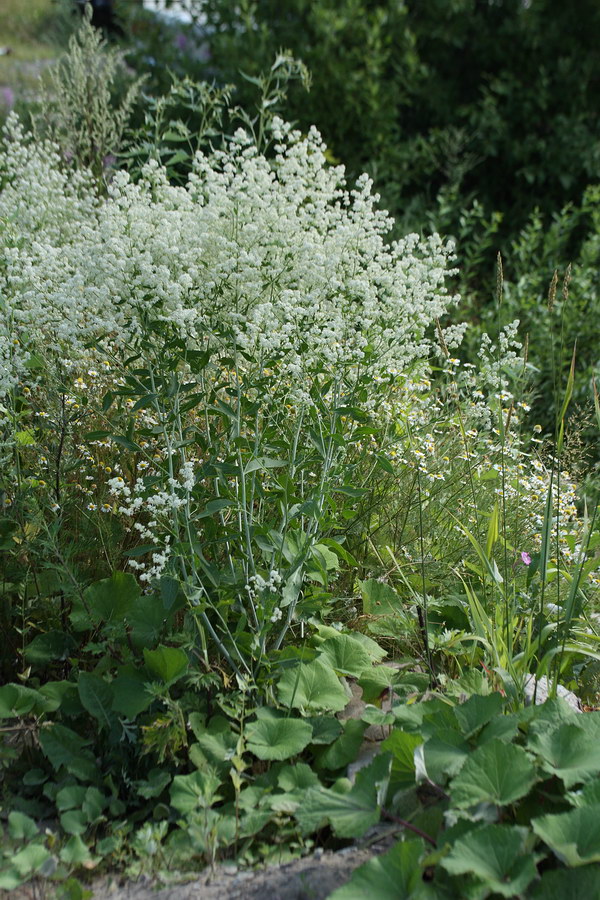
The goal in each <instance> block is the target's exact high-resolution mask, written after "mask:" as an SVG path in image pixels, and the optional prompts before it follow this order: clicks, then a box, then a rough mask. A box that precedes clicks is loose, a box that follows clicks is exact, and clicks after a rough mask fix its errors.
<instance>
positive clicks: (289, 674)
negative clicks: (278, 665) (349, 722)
mask: <svg viewBox="0 0 600 900" xmlns="http://www.w3.org/2000/svg"><path fill="white" fill-rule="evenodd" d="M277 687H278V693H279V699H280V701H281V703H282V704H283V705H284V706H288V707H292V708H294V709H302V710H307V711H311V712H312V711H318V710H321V709H329V710H333V712H339V711H340V710H342V709H344V707H345V706H346V704H347V703H348V695H347V694H346V691H345V690H344V688H343V687H342V685H341V684H340V681H339V679H338V677H337V675H336V674H335V672H334V671H333V670H332V669H331V668H330V667H329V666H328V665H326V664H325V663H324V662H323V661H322V660H320V659H315V660H313V662H310V663H300V664H299V665H298V666H296V667H295V668H293V669H286V671H285V672H284V673H283V675H282V676H281V678H280V679H279V684H278V686H277Z"/></svg>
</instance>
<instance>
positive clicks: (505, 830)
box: [440, 825, 537, 897]
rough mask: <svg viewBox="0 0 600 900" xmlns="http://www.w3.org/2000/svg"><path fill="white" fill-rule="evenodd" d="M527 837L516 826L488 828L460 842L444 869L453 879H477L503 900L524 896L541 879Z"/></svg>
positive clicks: (451, 852)
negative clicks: (454, 876) (527, 845)
mask: <svg viewBox="0 0 600 900" xmlns="http://www.w3.org/2000/svg"><path fill="white" fill-rule="evenodd" d="M527 834H528V830H527V829H526V828H518V827H516V826H512V825H484V826H483V827H482V828H478V829H476V830H475V831H471V832H469V833H468V834H466V835H464V837H461V838H458V840H457V841H456V842H455V843H454V846H453V847H452V849H451V850H450V853H449V854H448V855H447V856H446V857H444V858H443V859H442V860H441V862H440V865H441V866H442V867H443V868H444V869H446V871H447V872H449V873H450V874H451V875H475V876H476V877H477V878H480V879H481V881H483V882H484V883H485V885H486V887H488V888H489V889H490V890H491V891H492V892H493V893H496V894H500V895H501V896H502V897H514V896H515V895H516V894H518V895H522V893H523V891H525V889H526V888H527V886H528V885H529V884H530V883H531V882H532V881H533V879H534V878H535V877H536V876H537V869H536V866H535V862H534V860H533V859H532V858H531V854H530V853H529V852H528V851H527V850H526V848H525V842H526V838H527Z"/></svg>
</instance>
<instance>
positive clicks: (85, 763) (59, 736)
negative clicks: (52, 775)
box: [39, 723, 98, 781]
mask: <svg viewBox="0 0 600 900" xmlns="http://www.w3.org/2000/svg"><path fill="white" fill-rule="evenodd" d="M39 741H40V746H41V748H42V750H43V752H44V753H45V755H46V756H47V757H48V759H49V760H50V762H51V764H52V766H53V767H54V768H55V769H59V768H60V767H61V766H65V767H66V768H67V769H68V770H69V773H70V774H73V775H75V776H76V777H77V778H79V779H80V780H81V781H93V780H94V779H95V778H96V777H97V775H98V768H97V765H96V760H95V758H94V756H93V754H92V753H91V752H90V751H89V750H84V749H83V748H84V746H85V745H86V744H89V743H91V741H90V740H89V739H88V740H84V739H83V738H81V737H80V736H79V735H78V734H76V733H75V732H74V731H72V730H71V729H70V728H66V727H65V726H64V725H58V724H56V723H53V724H52V725H50V727H48V728H44V729H42V731H41V732H40V737H39Z"/></svg>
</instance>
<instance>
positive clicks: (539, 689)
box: [523, 675, 581, 712]
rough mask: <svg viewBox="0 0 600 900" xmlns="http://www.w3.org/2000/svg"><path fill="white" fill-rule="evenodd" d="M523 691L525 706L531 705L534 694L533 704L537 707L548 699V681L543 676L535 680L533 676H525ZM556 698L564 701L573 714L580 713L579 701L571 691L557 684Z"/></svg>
mask: <svg viewBox="0 0 600 900" xmlns="http://www.w3.org/2000/svg"><path fill="white" fill-rule="evenodd" d="M523 690H524V693H525V702H526V703H527V705H531V704H532V703H533V695H534V694H535V703H536V706H537V705H538V704H539V703H545V702H546V700H547V699H548V694H549V690H550V685H549V684H548V679H547V678H546V676H545V675H543V676H542V677H541V678H537V679H536V677H535V676H534V675H527V676H526V677H525V684H524V686H523ZM556 696H557V697H560V698H561V699H562V700H564V701H565V703H568V704H569V706H571V707H572V708H573V709H574V710H575V712H581V701H580V700H579V697H578V696H577V695H576V694H574V693H573V691H569V690H567V688H566V687H564V685H562V684H558V685H557V686H556Z"/></svg>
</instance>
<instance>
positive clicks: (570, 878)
mask: <svg viewBox="0 0 600 900" xmlns="http://www.w3.org/2000/svg"><path fill="white" fill-rule="evenodd" d="M598 885H600V866H585V867H581V868H579V869H555V870H554V871H550V872H544V874H543V875H542V879H541V881H539V882H538V883H537V884H536V885H535V886H534V887H533V888H532V890H531V892H530V893H529V894H528V895H527V896H528V897H530V898H531V900H592V898H593V897H595V896H596V894H597V891H598Z"/></svg>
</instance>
